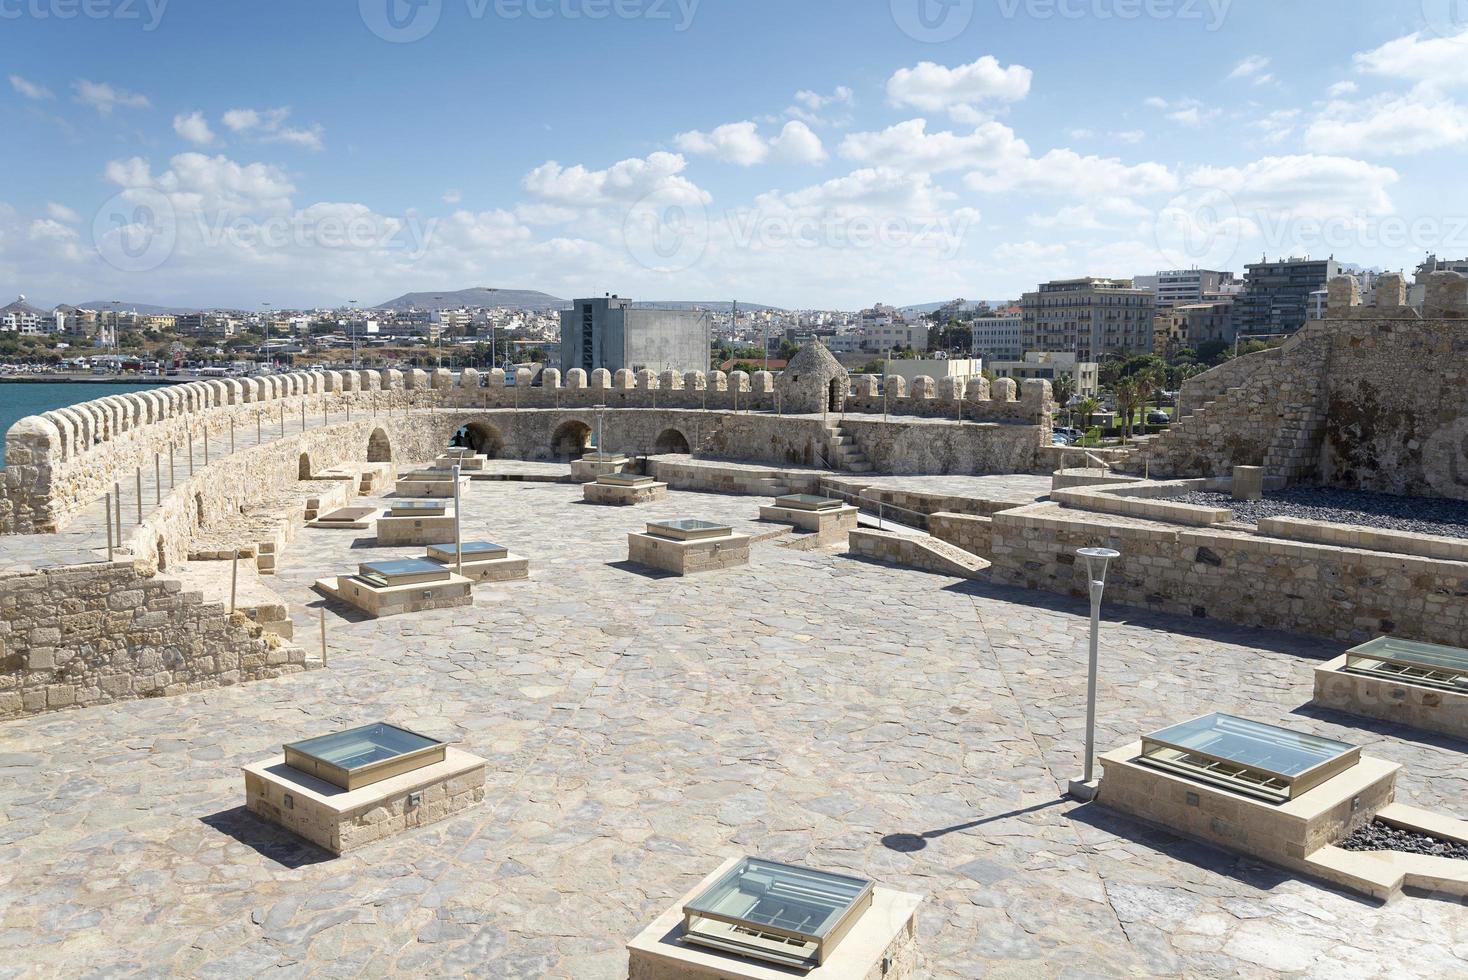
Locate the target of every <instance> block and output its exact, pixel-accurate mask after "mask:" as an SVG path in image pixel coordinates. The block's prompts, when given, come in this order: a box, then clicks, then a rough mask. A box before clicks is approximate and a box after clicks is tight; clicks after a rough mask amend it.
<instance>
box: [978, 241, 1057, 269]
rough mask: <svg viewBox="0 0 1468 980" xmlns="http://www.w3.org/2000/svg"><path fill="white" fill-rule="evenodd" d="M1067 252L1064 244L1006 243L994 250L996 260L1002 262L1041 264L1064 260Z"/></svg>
mask: <svg viewBox="0 0 1468 980" xmlns="http://www.w3.org/2000/svg"><path fill="white" fill-rule="evenodd" d="M1066 251H1067V247H1066V245H1065V244H1064V243H1063V242H1037V241H1023V242H1005V243H1004V244H1002V245H999V246H997V247H996V248H995V249H994V258H995V259H997V260H998V261H1000V262H1021V263H1025V264H1039V263H1045V262H1053V261H1054V260H1055V259H1059V258H1063V257H1064V256H1065V253H1066Z"/></svg>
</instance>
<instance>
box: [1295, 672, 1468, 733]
mask: <svg viewBox="0 0 1468 980" xmlns="http://www.w3.org/2000/svg"><path fill="white" fill-rule="evenodd" d="M1345 667H1346V658H1345V655H1342V656H1339V657H1337V658H1336V659H1334V660H1332V661H1330V662H1329V663H1326V664H1324V665H1322V666H1320V667H1316V668H1315V696H1314V698H1313V699H1311V702H1310V703H1311V704H1316V705H1319V706H1320V707H1322V708H1332V709H1334V710H1336V711H1344V712H1346V713H1347V714H1352V715H1362V716H1364V717H1366V718H1380V719H1381V720H1382V721H1391V722H1397V723H1398V724H1402V725H1406V726H1408V727H1409V728H1418V729H1421V730H1422V731H1427V732H1441V733H1442V734H1444V735H1453V736H1456V737H1458V738H1468V691H1461V692H1460V691H1449V690H1444V689H1442V688H1436V687H1427V686H1425V685H1421V684H1412V683H1410V682H1408V681H1405V680H1394V679H1389V678H1385V677H1372V676H1369V675H1365V674H1357V673H1349V672H1347V671H1346V669H1345Z"/></svg>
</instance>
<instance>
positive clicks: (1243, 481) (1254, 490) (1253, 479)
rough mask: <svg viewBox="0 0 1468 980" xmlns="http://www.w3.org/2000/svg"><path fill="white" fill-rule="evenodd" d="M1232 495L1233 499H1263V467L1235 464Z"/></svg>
mask: <svg viewBox="0 0 1468 980" xmlns="http://www.w3.org/2000/svg"><path fill="white" fill-rule="evenodd" d="M1233 495H1234V499H1235V500H1263V499H1264V467H1262V466H1235V467H1234V486H1233Z"/></svg>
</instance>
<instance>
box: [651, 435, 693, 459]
mask: <svg viewBox="0 0 1468 980" xmlns="http://www.w3.org/2000/svg"><path fill="white" fill-rule="evenodd" d="M653 449H654V450H655V451H657V452H658V453H673V454H680V455H684V456H686V455H688V454H689V453H690V452H692V449H691V448H690V446H689V444H688V437H687V436H685V435H684V434H683V433H682V432H681V431H679V430H678V429H674V428H667V429H664V430H663V431H662V432H660V433H658V438H657V441H656V442H655V443H653Z"/></svg>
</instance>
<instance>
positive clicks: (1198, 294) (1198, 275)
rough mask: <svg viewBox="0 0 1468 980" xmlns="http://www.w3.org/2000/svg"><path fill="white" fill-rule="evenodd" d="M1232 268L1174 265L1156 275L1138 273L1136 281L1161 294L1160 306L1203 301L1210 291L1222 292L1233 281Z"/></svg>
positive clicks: (1138, 286) (1166, 307)
mask: <svg viewBox="0 0 1468 980" xmlns="http://www.w3.org/2000/svg"><path fill="white" fill-rule="evenodd" d="M1233 278H1234V276H1233V273H1232V272H1218V271H1215V270H1213V269H1172V270H1169V271H1165V272H1158V273H1157V274H1156V275H1153V276H1137V277H1136V278H1135V279H1134V280H1132V285H1134V286H1136V287H1137V288H1138V289H1150V290H1151V291H1152V295H1154V296H1156V297H1157V308H1158V309H1159V310H1167V309H1171V308H1172V307H1174V306H1183V305H1184V304H1187V303H1201V302H1203V298H1204V297H1205V296H1208V295H1209V294H1213V293H1218V292H1221V291H1222V290H1223V288H1224V287H1225V286H1227V285H1228V284H1229V283H1231V282H1233Z"/></svg>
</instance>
